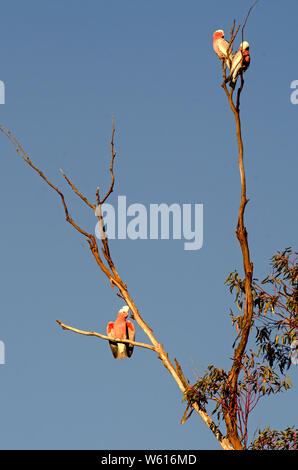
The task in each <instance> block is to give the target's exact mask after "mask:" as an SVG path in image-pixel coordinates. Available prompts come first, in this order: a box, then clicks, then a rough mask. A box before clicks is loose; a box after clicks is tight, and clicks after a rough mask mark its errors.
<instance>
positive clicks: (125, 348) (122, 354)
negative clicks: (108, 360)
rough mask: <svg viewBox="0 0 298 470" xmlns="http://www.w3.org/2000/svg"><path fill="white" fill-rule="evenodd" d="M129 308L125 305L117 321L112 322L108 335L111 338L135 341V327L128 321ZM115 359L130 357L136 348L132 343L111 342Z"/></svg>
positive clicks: (109, 324)
mask: <svg viewBox="0 0 298 470" xmlns="http://www.w3.org/2000/svg"><path fill="white" fill-rule="evenodd" d="M128 310H129V307H128V306H127V305H125V306H124V307H122V308H121V309H120V310H119V313H118V317H117V319H116V321H114V322H112V321H110V322H109V323H108V325H107V335H108V336H109V337H111V338H118V339H130V340H131V341H134V339H135V327H134V326H133V324H132V323H131V322H130V321H126V318H127V317H128ZM109 343H110V348H111V350H112V353H113V356H114V358H115V359H125V358H126V357H130V356H131V355H132V352H133V348H134V346H133V345H132V344H130V343H117V342H115V341H109Z"/></svg>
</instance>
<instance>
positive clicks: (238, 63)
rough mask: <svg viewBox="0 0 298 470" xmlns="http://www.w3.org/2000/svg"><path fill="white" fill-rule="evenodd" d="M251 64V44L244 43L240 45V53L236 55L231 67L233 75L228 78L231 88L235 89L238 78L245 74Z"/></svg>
mask: <svg viewBox="0 0 298 470" xmlns="http://www.w3.org/2000/svg"><path fill="white" fill-rule="evenodd" d="M249 64H250V55H249V44H248V42H247V41H243V42H242V43H241V44H240V47H239V51H237V52H236V54H234V56H233V59H232V65H231V73H230V76H229V78H228V80H229V81H230V86H231V87H232V88H235V84H236V81H237V78H238V77H239V75H240V73H243V72H245V70H246V69H247V68H248V67H249Z"/></svg>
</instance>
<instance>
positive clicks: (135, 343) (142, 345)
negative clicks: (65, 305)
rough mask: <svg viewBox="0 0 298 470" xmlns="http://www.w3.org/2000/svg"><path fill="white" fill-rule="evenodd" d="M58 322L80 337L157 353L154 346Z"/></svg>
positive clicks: (64, 328)
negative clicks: (127, 345) (124, 344)
mask: <svg viewBox="0 0 298 470" xmlns="http://www.w3.org/2000/svg"><path fill="white" fill-rule="evenodd" d="M56 322H57V323H58V324H59V325H60V326H62V328H63V330H69V331H73V332H74V333H79V334H80V335H85V336H97V337H98V338H101V339H105V340H108V341H115V343H129V344H133V345H134V346H138V347H140V348H146V349H151V350H152V351H155V348H154V346H151V345H150V344H146V343H139V342H137V341H132V340H130V339H119V338H111V337H110V336H106V335H102V334H100V333H97V332H96V331H84V330H78V329H77V328H74V327H73V326H69V325H66V324H65V323H62V321H60V320H56Z"/></svg>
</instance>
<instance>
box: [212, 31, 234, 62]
mask: <svg viewBox="0 0 298 470" xmlns="http://www.w3.org/2000/svg"><path fill="white" fill-rule="evenodd" d="M224 36H225V33H224V32H223V30H222V29H218V30H217V31H215V33H213V49H214V51H215V52H216V54H217V55H218V57H219V58H220V59H225V64H226V65H227V66H228V67H229V68H231V62H232V53H231V51H228V49H229V43H228V41H226V40H225V39H224Z"/></svg>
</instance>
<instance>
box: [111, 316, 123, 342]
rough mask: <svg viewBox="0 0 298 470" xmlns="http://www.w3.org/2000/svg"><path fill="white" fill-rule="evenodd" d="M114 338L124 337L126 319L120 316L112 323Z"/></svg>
mask: <svg viewBox="0 0 298 470" xmlns="http://www.w3.org/2000/svg"><path fill="white" fill-rule="evenodd" d="M114 338H121V339H125V338H126V321H125V320H124V319H122V318H121V319H117V320H116V321H115V323H114Z"/></svg>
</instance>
